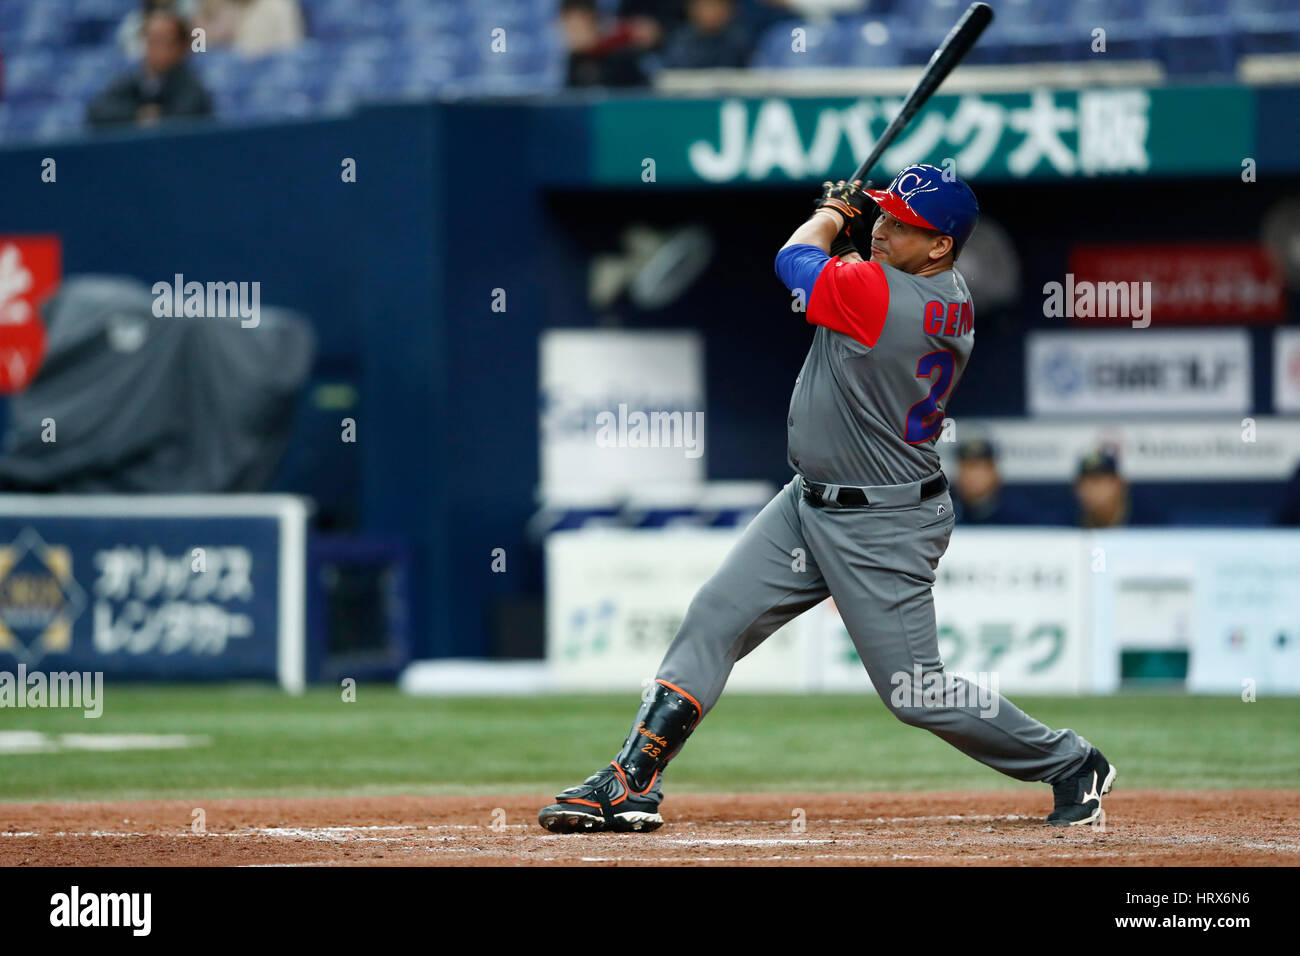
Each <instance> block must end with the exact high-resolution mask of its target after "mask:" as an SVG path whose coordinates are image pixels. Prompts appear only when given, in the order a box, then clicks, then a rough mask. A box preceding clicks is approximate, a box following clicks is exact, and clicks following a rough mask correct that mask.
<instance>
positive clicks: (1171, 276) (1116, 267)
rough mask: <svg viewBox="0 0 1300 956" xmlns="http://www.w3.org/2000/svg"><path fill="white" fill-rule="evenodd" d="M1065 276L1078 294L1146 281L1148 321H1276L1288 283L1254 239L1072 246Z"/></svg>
mask: <svg viewBox="0 0 1300 956" xmlns="http://www.w3.org/2000/svg"><path fill="white" fill-rule="evenodd" d="M1068 268H1069V272H1070V275H1071V276H1072V277H1073V284H1074V286H1075V287H1076V288H1078V289H1083V288H1085V287H1086V286H1094V287H1097V288H1103V287H1106V285H1107V284H1108V283H1109V284H1113V283H1124V284H1126V285H1129V286H1130V287H1131V286H1132V284H1133V283H1150V295H1151V315H1150V318H1151V323H1152V324H1153V325H1161V324H1169V323H1172V322H1178V323H1187V322H1211V323H1217V324H1220V325H1228V324H1235V323H1238V322H1277V321H1279V320H1281V318H1282V316H1283V315H1284V314H1285V312H1286V283H1285V280H1284V277H1283V275H1282V270H1281V268H1280V267H1279V265H1278V263H1277V261H1276V260H1275V259H1274V258H1273V257H1272V256H1270V255H1269V254H1268V252H1267V250H1265V248H1264V247H1263V246H1262V245H1259V244H1258V243H1252V242H1177V243H1175V242H1167V243H1127V242H1126V243H1109V244H1106V245H1083V246H1075V247H1074V248H1073V249H1071V250H1070V258H1069V266H1068ZM1089 311H1090V312H1091V314H1090V315H1080V314H1078V313H1077V310H1076V314H1075V316H1074V321H1075V323H1076V324H1079V325H1128V324H1129V323H1130V322H1131V321H1132V316H1131V315H1115V314H1104V313H1113V312H1115V311H1116V310H1110V309H1092V310H1089Z"/></svg>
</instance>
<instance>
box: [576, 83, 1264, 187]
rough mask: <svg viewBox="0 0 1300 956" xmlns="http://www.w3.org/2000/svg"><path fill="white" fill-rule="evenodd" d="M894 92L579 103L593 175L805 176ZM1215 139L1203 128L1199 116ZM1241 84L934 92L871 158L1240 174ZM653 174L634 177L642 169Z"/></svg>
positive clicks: (839, 166)
mask: <svg viewBox="0 0 1300 956" xmlns="http://www.w3.org/2000/svg"><path fill="white" fill-rule="evenodd" d="M902 99H903V98H902V97H901V96H899V97H862V98H858V99H853V98H847V97H806V98H805V97H786V96H773V97H766V98H761V99H758V98H741V97H733V98H726V99H722V100H718V99H684V98H683V99H676V98H672V99H654V100H651V99H640V100H638V99H630V100H625V99H619V100H617V101H609V102H603V103H598V104H595V105H594V106H592V107H591V110H592V112H591V114H590V123H591V141H592V149H593V154H592V161H591V168H592V177H593V179H594V180H595V182H596V183H597V184H599V185H611V186H616V185H633V184H638V183H643V182H657V183H667V184H674V185H679V184H681V185H689V184H697V185H705V184H717V183H771V182H810V183H811V182H815V181H821V180H823V179H826V178H828V177H829V178H838V177H840V176H843V175H845V172H844V171H845V170H850V169H853V168H854V167H855V166H856V165H857V164H858V163H859V162H860V161H861V160H863V159H865V158H866V156H867V154H868V153H870V152H871V149H872V146H873V145H874V144H875V142H876V139H877V137H879V136H880V134H881V133H882V132H883V131H884V129H885V127H886V126H888V124H889V122H890V120H891V119H892V118H893V116H894V115H895V114H896V113H897V112H898V109H899V108H900V106H901V105H902ZM1207 116H1210V117H1213V118H1214V124H1215V127H1214V129H1215V135H1214V136H1204V135H1201V133H1200V132H1198V131H1199V130H1202V129H1203V127H1204V124H1205V117H1207ZM1254 141H1255V130H1254V112H1253V100H1252V93H1251V91H1250V90H1248V89H1241V88H1200V89H1194V88H1183V89H1180V88H1169V89H1140V88H1135V89H1124V88H1116V89H1089V90H1080V91H1052V90H1047V89H1039V90H1033V91H1027V92H1023V93H1005V94H973V93H972V94H966V95H962V96H951V95H949V96H945V95H938V96H935V97H933V98H932V99H931V100H930V101H929V102H928V103H926V105H925V106H924V107H922V109H921V111H920V112H919V113H918V114H917V116H916V118H915V119H914V120H913V121H912V123H911V124H910V125H909V126H908V128H907V130H906V131H905V132H904V133H903V135H902V136H901V137H900V138H899V140H898V142H897V143H896V144H895V145H894V146H892V147H891V148H890V149H888V150H886V151H885V154H884V157H883V158H882V160H881V164H880V166H881V168H882V169H887V170H897V169H901V168H902V167H904V166H907V165H908V164H910V163H915V162H928V163H934V164H935V165H940V164H941V162H943V161H944V160H945V158H947V159H951V160H952V162H953V163H954V164H955V168H956V170H957V173H958V175H960V176H962V177H963V178H978V179H982V180H994V179H1003V180H1005V179H1012V180H1015V179H1027V178H1072V177H1077V176H1103V175H1115V174H1124V175H1130V176H1131V175H1148V174H1164V175H1182V174H1192V173H1216V174H1223V173H1230V174H1233V175H1236V174H1238V173H1240V171H1241V161H1242V157H1244V156H1251V155H1254V154H1253V153H1252V152H1251V148H1250V147H1251V145H1252V144H1253V143H1254ZM648 160H650V161H653V179H650V178H647V177H648V176H649V174H650V171H651V169H652V167H651V166H649V165H648V164H647V161H648Z"/></svg>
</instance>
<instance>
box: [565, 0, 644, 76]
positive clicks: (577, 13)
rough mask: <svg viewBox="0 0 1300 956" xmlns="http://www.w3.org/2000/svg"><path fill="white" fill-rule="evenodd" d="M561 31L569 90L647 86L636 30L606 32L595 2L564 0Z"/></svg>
mask: <svg viewBox="0 0 1300 956" xmlns="http://www.w3.org/2000/svg"><path fill="white" fill-rule="evenodd" d="M560 30H561V32H563V34H564V41H565V45H566V46H567V47H568V50H569V69H568V76H567V78H566V81H565V82H566V84H567V85H568V86H643V85H644V84H645V82H646V76H645V73H644V72H643V71H642V69H641V64H640V59H641V56H642V54H643V52H644V50H643V48H642V47H641V46H640V45H639V41H638V39H637V30H636V28H634V27H632V26H630V25H628V24H623V25H619V26H616V27H615V28H614V29H613V30H608V31H607V30H605V29H604V27H603V25H602V24H601V20H600V15H599V14H598V13H597V11H596V4H595V0H562V2H561V3H560ZM652 38H653V34H652V33H645V34H644V35H643V40H646V41H649V40H651V39H652Z"/></svg>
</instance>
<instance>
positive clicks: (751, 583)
mask: <svg viewBox="0 0 1300 956" xmlns="http://www.w3.org/2000/svg"><path fill="white" fill-rule="evenodd" d="M919 484H920V483H919V482H918V483H916V485H913V486H908V485H899V486H892V487H891V488H890V489H889V491H892V492H893V495H892V497H891V496H890V495H888V494H886V495H884V496H882V497H883V500H884V503H883V504H882V505H880V506H874V505H873V506H870V507H865V508H836V507H833V506H827V507H817V506H815V505H814V504H813V503H811V502H810V501H808V500H807V499H806V498H805V497H804V496H803V493H802V485H801V482H800V479H799V477H798V476H796V477H795V478H794V479H793V480H792V481H791V482H790V483H789V484H788V485H786V486H785V488H783V489H782V490H781V491H780V492H779V493H778V494H777V496H776V497H775V498H773V499H772V500H771V501H770V502H768V504H767V506H766V507H764V509H763V510H762V512H760V513H759V515H758V517H757V518H755V519H754V520H753V521H752V522H751V523H750V525H749V527H748V528H746V529H745V532H744V534H743V535H742V536H741V538H740V540H739V541H738V542H737V543H736V545H735V547H734V548H732V550H731V552H730V554H728V555H727V557H726V559H725V560H724V561H723V563H722V566H721V567H720V568H719V569H718V571H717V572H716V573H715V574H714V575H713V577H711V578H710V579H709V580H708V582H707V583H706V584H705V585H704V586H703V587H702V588H700V590H699V592H698V593H697V594H696V595H695V598H694V599H693V600H692V601H691V605H690V608H689V610H688V611H687V613H686V618H685V620H683V622H682V626H681V628H680V630H678V632H677V636H676V637H675V638H674V639H673V642H672V644H671V645H670V646H669V648H668V652H667V653H666V654H665V655H664V659H663V663H662V664H660V666H659V673H658V677H659V678H660V679H662V680H665V681H668V682H669V683H671V684H675V685H676V686H677V687H679V688H681V689H683V690H685V691H686V692H687V693H689V694H691V695H692V696H694V697H695V699H696V700H697V701H698V702H699V705H700V707H701V708H702V709H703V712H704V713H705V714H707V713H708V712H709V711H710V710H711V709H712V708H713V705H714V704H716V703H717V701H718V698H719V697H720V696H721V695H722V689H723V687H724V686H725V685H726V682H727V677H728V676H729V675H730V674H731V668H732V666H733V665H734V664H735V663H736V661H738V660H739V659H740V658H742V657H744V656H745V655H746V654H748V653H749V652H750V651H752V650H754V648H756V647H758V645H759V644H761V643H763V641H764V640H766V639H767V637H768V636H769V635H771V634H772V632H773V631H775V630H776V629H777V628H779V627H780V626H781V625H782V624H785V623H786V622H787V621H789V620H791V619H793V618H795V617H797V616H798V615H799V614H802V613H803V612H804V611H806V610H808V609H809V608H811V607H814V606H815V605H817V604H818V603H820V602H821V601H822V600H824V599H825V598H826V597H828V596H830V597H833V598H834V599H835V604H836V606H837V607H838V609H839V612H840V616H841V617H842V618H843V619H844V623H845V626H846V627H847V628H848V632H849V636H850V637H851V638H852V639H853V644H854V646H855V647H856V648H857V651H858V655H859V656H860V657H861V658H862V662H863V664H864V665H866V668H867V675H868V677H869V678H870V679H871V683H872V685H873V686H874V687H875V689H876V693H878V694H879V695H880V698H881V700H883V701H884V702H885V705H886V706H887V707H888V708H889V709H890V710H891V711H892V712H893V713H894V715H895V716H896V717H898V719H899V720H901V721H903V723H905V724H911V725H912V726H914V727H924V728H925V729H926V730H929V731H931V732H932V733H934V734H937V735H938V736H940V737H942V738H943V739H944V740H946V741H948V743H950V744H952V745H953V746H954V747H956V748H957V749H958V750H960V751H962V753H965V754H967V755H968V756H970V757H973V758H975V759H976V760H978V761H979V762H980V763H983V764H987V765H988V766H990V767H992V768H993V769H995V770H999V771H1001V772H1002V773H1004V774H1007V775H1008V776H1011V777H1015V778H1016V779H1018V780H1044V781H1048V782H1055V781H1056V780H1058V779H1060V778H1062V777H1065V776H1067V775H1068V774H1070V773H1071V772H1073V771H1076V770H1078V768H1079V767H1080V766H1082V764H1083V761H1084V760H1085V759H1086V757H1087V755H1088V751H1089V746H1090V745H1089V744H1088V742H1087V741H1086V740H1084V739H1083V738H1082V737H1080V736H1079V735H1078V734H1076V733H1075V732H1074V731H1072V730H1052V729H1050V728H1049V727H1047V726H1045V725H1043V724H1041V723H1039V722H1038V721H1037V720H1035V719H1034V718H1032V717H1030V716H1029V715H1028V714H1026V713H1024V711H1022V710H1020V709H1019V708H1018V707H1016V706H1015V705H1014V704H1012V703H1011V702H1010V701H1008V700H1007V699H1006V698H1004V697H1000V696H999V697H998V698H997V706H996V708H994V707H991V706H990V707H981V706H977V705H976V704H974V703H972V702H975V701H977V700H978V698H977V697H976V696H975V694H974V693H973V688H970V687H969V686H968V685H967V683H966V682H965V681H964V680H963V679H962V678H960V677H956V676H955V675H950V674H945V673H943V661H942V660H941V659H940V657H939V642H938V634H937V629H936V626H935V617H934V599H933V596H932V595H931V592H930V588H931V586H932V585H933V584H934V571H935V568H936V567H938V564H939V559H940V558H941V557H942V556H943V553H944V551H946V550H947V548H948V539H949V538H950V537H951V535H952V528H953V510H952V500H951V498H950V496H949V494H948V493H947V492H944V493H943V494H941V495H938V496H936V497H933V498H930V499H927V500H925V501H922V502H920V503H917V497H918V496H919V491H916V490H914V489H915V488H917V487H919ZM875 497H876V496H875V495H869V498H871V499H872V500H874V498H875ZM941 504H942V505H943V510H942V514H940V513H938V512H939V505H941ZM796 569H798V570H796ZM916 668H919V672H920V673H921V674H922V675H924V676H923V681H924V682H925V683H926V684H930V683H931V682H933V681H935V680H936V679H939V680H943V681H945V682H946V686H947V689H946V690H945V692H944V695H943V697H942V699H940V700H939V701H938V702H937V705H936V702H935V701H934V700H932V699H931V700H927V701H925V702H924V703H922V702H921V701H920V700H918V699H917V698H916V697H914V696H913V695H912V694H911V692H910V691H909V692H907V693H905V694H902V695H899V696H900V700H895V699H893V698H894V697H895V696H896V695H895V690H896V689H897V688H899V687H900V686H909V685H905V684H900V682H899V680H900V679H899V678H898V677H897V676H896V675H906V676H907V678H912V677H913V676H914V675H915V674H916V673H917V671H916Z"/></svg>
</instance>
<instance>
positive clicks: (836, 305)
mask: <svg viewBox="0 0 1300 956" xmlns="http://www.w3.org/2000/svg"><path fill="white" fill-rule="evenodd" d="M888 313H889V280H888V279H886V278H885V270H884V269H882V268H881V267H880V264H879V263H877V262H841V261H840V258H839V257H838V256H836V257H835V258H834V259H832V260H831V261H830V262H829V263H827V265H826V268H824V269H822V271H821V274H820V275H818V277H817V282H816V284H815V285H813V290H812V296H811V297H810V298H809V300H808V321H809V322H811V323H812V324H813V325H824V326H826V328H828V329H834V330H835V331H836V332H842V333H844V334H845V335H847V336H850V337H851V338H854V339H857V340H858V341H859V342H861V343H862V344H863V345H866V346H874V345H875V344H876V340H877V339H878V338H880V332H881V330H882V329H884V327H885V316H886V315H887V314H888Z"/></svg>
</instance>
